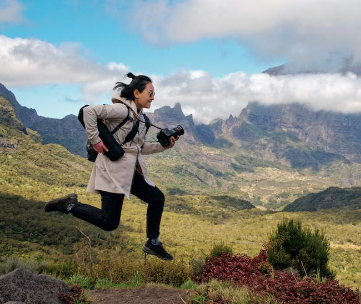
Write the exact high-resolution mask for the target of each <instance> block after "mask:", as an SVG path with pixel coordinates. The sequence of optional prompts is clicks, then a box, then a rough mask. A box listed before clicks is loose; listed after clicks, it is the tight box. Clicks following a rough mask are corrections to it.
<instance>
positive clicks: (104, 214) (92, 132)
mask: <svg viewBox="0 0 361 304" xmlns="http://www.w3.org/2000/svg"><path fill="white" fill-rule="evenodd" d="M127 76H128V77H130V78H131V79H132V81H131V83H130V84H129V85H127V84H124V83H122V82H117V84H116V86H115V88H114V89H116V90H117V91H116V92H115V93H114V94H113V98H112V102H113V104H112V105H94V106H88V107H85V108H84V109H83V118H84V124H85V128H86V133H87V136H88V138H89V140H90V142H91V144H92V146H93V148H94V150H96V151H97V152H98V153H99V154H98V157H97V158H96V161H95V164H94V167H93V170H92V173H91V176H90V179H89V183H88V187H87V191H88V192H95V193H100V195H101V203H102V205H101V209H98V208H96V207H93V206H90V205H86V204H82V203H80V202H78V200H77V195H76V194H69V195H67V196H64V197H61V198H58V199H55V200H52V201H50V202H49V203H47V205H46V206H45V211H46V212H51V211H61V212H64V213H71V214H73V215H74V216H75V217H77V218H79V219H82V220H84V221H87V222H89V223H91V224H93V225H96V226H98V227H100V228H101V229H103V230H106V231H112V230H115V229H116V228H117V227H118V226H119V221H120V215H121V210H122V205H123V199H124V196H126V197H127V198H128V199H129V195H130V193H131V194H133V195H135V196H136V197H138V198H139V199H141V200H143V201H144V202H146V203H148V209H147V237H148V241H147V242H146V243H145V245H144V247H143V251H144V252H145V253H148V254H152V255H155V256H157V257H159V258H161V259H164V260H172V259H173V257H172V255H170V254H169V253H168V252H167V251H166V250H165V249H164V247H163V245H162V243H161V242H160V241H159V234H160V232H159V230H160V222H161V218H162V213H163V206H164V195H163V193H162V192H161V191H160V190H159V189H158V188H157V187H156V186H155V185H154V183H153V182H152V181H150V180H149V179H148V177H147V169H146V166H145V163H144V161H143V157H142V155H146V154H152V153H157V152H162V151H164V150H166V149H170V148H172V147H173V146H174V144H175V141H176V140H177V139H178V137H177V138H174V137H172V138H171V143H170V145H169V146H168V147H166V148H165V147H163V146H162V145H161V144H160V143H158V142H155V143H148V142H146V141H145V137H146V132H147V129H148V128H147V126H146V123H145V122H146V120H145V117H144V116H143V109H144V108H150V107H151V104H152V101H153V100H154V95H155V91H154V87H153V84H152V80H151V79H150V78H149V77H147V76H144V75H138V76H134V75H133V74H132V73H128V74H127ZM119 91H120V94H119ZM128 113H129V116H130V118H128V120H127V122H126V123H125V124H124V125H123V126H122V127H121V128H120V129H119V130H118V131H117V132H115V133H114V135H113V136H114V138H115V139H116V140H117V142H118V143H120V144H122V143H124V141H125V138H126V136H127V135H128V134H129V133H130V131H131V130H132V129H133V131H134V128H137V132H136V135H135V137H134V138H133V139H132V140H131V141H129V142H127V143H125V144H123V145H122V147H123V149H124V151H125V153H124V155H123V156H122V157H121V158H120V159H118V160H116V161H111V160H110V159H109V158H108V157H107V156H105V155H104V152H105V151H107V150H108V149H107V147H106V146H105V145H104V143H103V142H102V140H101V139H100V137H99V131H98V128H97V119H102V120H103V122H104V123H105V124H106V126H107V127H108V129H109V130H113V129H115V128H116V127H117V125H119V123H121V122H122V121H123V120H124V119H125V118H126V117H127V116H128Z"/></svg>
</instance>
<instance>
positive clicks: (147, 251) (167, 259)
mask: <svg viewBox="0 0 361 304" xmlns="http://www.w3.org/2000/svg"><path fill="white" fill-rule="evenodd" d="M143 252H144V253H148V254H150V255H155V256H156V257H157V258H160V259H162V260H165V261H171V260H173V258H165V257H163V256H161V255H159V254H158V253H156V252H155V251H153V250H152V249H150V248H148V247H146V246H144V247H143Z"/></svg>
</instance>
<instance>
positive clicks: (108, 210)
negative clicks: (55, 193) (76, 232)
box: [45, 191, 124, 231]
mask: <svg viewBox="0 0 361 304" xmlns="http://www.w3.org/2000/svg"><path fill="white" fill-rule="evenodd" d="M100 195H101V200H102V207H101V209H99V208H96V207H93V206H91V205H87V204H82V203H79V202H78V200H77V195H76V194H70V195H67V196H64V197H61V198H59V199H55V200H52V201H50V202H49V203H48V204H47V205H46V206H45V211H46V212H51V211H61V212H65V213H72V214H73V215H74V216H75V217H77V218H79V219H82V220H83V221H86V222H88V223H90V224H93V225H95V226H98V227H99V228H101V229H103V230H106V231H112V230H115V229H116V228H117V227H118V226H119V222H120V215H121V211H122V206H123V199H124V194H118V193H109V192H104V191H102V192H101V193H100Z"/></svg>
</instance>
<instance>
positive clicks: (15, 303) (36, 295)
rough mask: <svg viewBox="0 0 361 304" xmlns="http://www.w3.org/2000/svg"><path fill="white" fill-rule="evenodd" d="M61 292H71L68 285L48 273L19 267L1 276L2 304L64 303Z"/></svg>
mask: <svg viewBox="0 0 361 304" xmlns="http://www.w3.org/2000/svg"><path fill="white" fill-rule="evenodd" d="M60 294H67V295H69V294H70V292H69V287H68V285H66V284H65V283H64V282H62V281H60V280H57V279H54V278H52V277H50V276H48V275H42V274H41V275H34V274H32V273H31V272H30V271H28V270H26V269H22V268H18V269H15V270H14V271H12V272H10V273H8V274H6V275H4V276H2V277H0V304H4V303H5V304H10V303H11V304H62V302H61V301H60V299H59V295H60Z"/></svg>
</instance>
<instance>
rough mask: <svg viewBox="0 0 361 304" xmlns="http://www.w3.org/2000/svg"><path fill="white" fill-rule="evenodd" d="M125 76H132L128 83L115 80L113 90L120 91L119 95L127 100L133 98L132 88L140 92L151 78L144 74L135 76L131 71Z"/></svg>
mask: <svg viewBox="0 0 361 304" xmlns="http://www.w3.org/2000/svg"><path fill="white" fill-rule="evenodd" d="M127 76H128V77H129V78H132V81H131V82H130V84H125V83H123V82H117V83H115V87H114V88H113V90H118V91H121V92H120V96H121V97H124V98H126V99H129V100H134V93H133V92H134V90H138V91H139V92H140V93H141V92H143V90H144V89H145V87H146V85H147V84H148V83H149V82H152V79H150V78H149V77H148V76H145V75H138V76H135V75H134V74H133V73H128V74H127Z"/></svg>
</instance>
